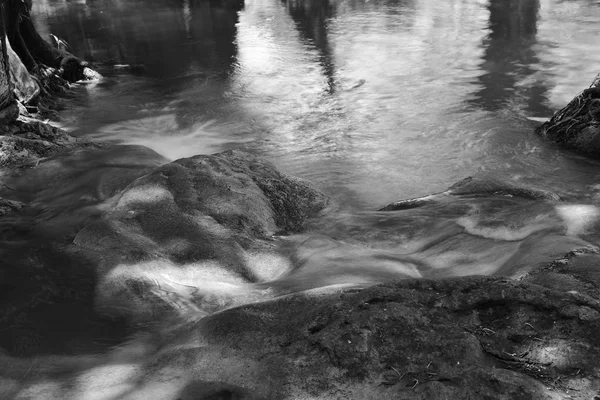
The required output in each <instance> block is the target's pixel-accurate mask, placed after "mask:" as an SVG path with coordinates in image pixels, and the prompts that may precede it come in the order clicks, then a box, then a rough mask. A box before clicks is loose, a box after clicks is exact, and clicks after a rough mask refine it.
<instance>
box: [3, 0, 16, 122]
mask: <svg viewBox="0 0 600 400" xmlns="http://www.w3.org/2000/svg"><path fill="white" fill-rule="evenodd" d="M4 3H5V1H4V0H2V2H0V48H1V49H0V50H1V51H0V125H3V124H6V123H7V122H9V121H12V120H14V119H15V118H16V117H17V115H18V108H17V105H16V102H15V98H14V94H13V90H12V86H11V83H10V70H9V63H8V52H7V47H6V33H5V32H6V29H5V20H6V17H5V4H4Z"/></svg>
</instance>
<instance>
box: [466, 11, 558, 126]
mask: <svg viewBox="0 0 600 400" xmlns="http://www.w3.org/2000/svg"><path fill="white" fill-rule="evenodd" d="M488 9H489V13H490V17H489V34H488V36H487V37H486V38H485V40H484V42H483V46H484V47H485V53H484V56H483V63H482V64H481V69H482V70H483V71H484V74H483V75H481V76H480V77H479V81H480V82H481V84H482V86H483V87H482V89H481V90H480V91H478V92H477V97H476V100H475V103H476V104H478V105H480V106H482V107H483V108H484V109H486V110H488V111H498V110H501V109H503V108H507V107H513V108H514V107H515V106H516V107H519V106H520V107H522V108H523V109H524V111H525V112H526V113H530V114H532V115H533V114H535V115H536V116H537V115H541V116H545V115H548V114H550V111H549V110H548V109H547V108H546V107H545V105H546V103H547V102H546V93H547V91H548V89H547V88H546V87H545V86H544V84H543V82H538V81H536V72H537V68H536V66H537V65H538V64H539V59H538V57H537V55H536V50H535V46H536V44H537V38H536V34H537V23H538V16H539V9H540V3H539V0H491V1H490V3H489V6H488ZM515 103H516V104H515Z"/></svg>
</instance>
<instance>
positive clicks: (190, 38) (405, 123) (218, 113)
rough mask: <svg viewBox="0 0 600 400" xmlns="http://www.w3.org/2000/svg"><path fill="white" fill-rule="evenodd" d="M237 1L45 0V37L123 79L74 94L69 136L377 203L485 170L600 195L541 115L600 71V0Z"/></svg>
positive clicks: (41, 6)
mask: <svg viewBox="0 0 600 400" xmlns="http://www.w3.org/2000/svg"><path fill="white" fill-rule="evenodd" d="M225 3H227V2H222V3H221V2H208V1H201V0H180V1H170V0H169V1H167V0H150V1H136V0H130V1H117V0H106V1H94V0H87V1H85V0H84V1H52V0H46V1H39V2H36V5H35V7H36V9H35V10H34V15H36V23H37V25H38V27H39V28H40V30H41V31H42V32H43V33H45V34H49V33H52V34H54V35H56V36H58V37H60V38H62V39H64V40H66V41H67V42H68V43H69V45H70V50H71V51H72V52H73V53H75V54H77V55H80V56H82V57H84V58H86V59H89V60H92V61H93V62H95V63H96V64H97V66H98V68H99V69H100V70H101V71H102V72H103V73H104V74H105V75H106V78H105V79H104V80H103V81H102V82H100V83H97V84H91V85H87V86H84V87H82V88H80V89H79V90H78V92H77V94H76V95H74V96H73V98H71V99H69V100H68V101H67V109H66V110H65V111H63V112H62V113H61V119H62V124H63V126H66V127H68V128H69V129H71V130H72V131H73V132H74V133H75V134H76V135H79V136H86V137H92V138H97V139H103V140H112V141H119V142H124V143H137V144H143V145H146V146H149V147H151V148H153V149H154V150H156V151H158V152H159V153H161V154H162V155H164V156H166V157H168V158H170V159H176V158H179V157H186V156H191V155H194V154H201V153H212V152H217V151H221V150H224V149H228V148H241V149H247V150H250V151H252V152H254V153H256V154H259V155H262V156H264V157H266V158H267V159H270V160H271V161H273V162H274V163H275V164H276V165H277V166H278V167H279V168H280V169H282V170H284V171H285V172H289V173H292V174H295V175H299V176H301V177H304V178H307V179H309V180H311V181H312V182H314V183H315V184H317V185H318V186H319V187H320V188H321V189H323V190H325V191H326V192H328V193H329V194H330V195H333V196H334V197H336V198H337V200H339V201H340V202H342V203H345V204H348V205H356V206H360V207H376V206H379V205H383V204H385V203H387V202H390V201H394V200H397V199H399V198H407V197H414V196H419V195H425V194H427V193H430V192H435V191H439V190H442V189H443V188H445V187H447V186H448V185H450V184H451V183H453V182H455V181H457V180H459V179H462V178H464V177H465V176H468V175H473V174H476V173H479V172H482V171H483V172H491V173H493V174H496V175H498V176H502V177H504V178H507V179H510V180H515V181H520V182H530V183H531V182H533V183H536V184H541V185H543V186H545V187H547V188H549V189H551V190H557V191H559V192H562V193H563V194H564V193H567V194H571V195H575V196H580V195H582V193H583V195H587V194H589V193H591V192H590V188H589V186H590V185H592V184H593V183H594V182H595V180H596V171H597V169H598V165H597V163H596V162H593V161H589V160H586V159H583V158H581V157H578V156H575V155H572V154H569V153H567V152H565V151H563V150H560V149H557V148H556V147H554V146H553V145H551V144H548V143H546V142H544V141H543V140H540V139H539V138H537V137H536V136H535V135H534V134H533V128H534V127H535V125H536V122H533V121H531V120H530V119H528V118H534V119H535V118H548V117H549V116H550V115H551V113H552V111H553V110H556V109H557V108H560V107H562V106H563V105H564V104H566V102H568V101H569V100H570V99H571V98H572V97H573V96H574V95H575V94H577V93H578V92H579V91H580V90H582V89H583V88H585V87H587V86H589V84H590V83H591V81H592V80H593V78H594V77H595V75H596V73H597V72H598V69H597V68H598V65H600V54H599V53H598V52H597V51H596V45H597V42H598V38H599V37H600V7H598V4H597V3H596V2H593V1H584V0H581V1H559V0H489V1H484V0H451V1H442V2H432V1H428V0H404V1H400V0H385V1H384V0H371V1H368V0H318V1H317V0H302V1H300V0H287V1H285V0H284V1H279V0H247V1H246V2H245V6H244V7H236V6H221V5H220V4H225ZM230 3H234V2H230ZM109 64H110V65H114V64H118V65H123V64H125V65H133V66H135V67H134V68H133V70H132V69H126V68H119V67H110V66H108V65H109Z"/></svg>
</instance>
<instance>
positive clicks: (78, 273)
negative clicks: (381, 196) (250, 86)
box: [0, 121, 600, 400]
mask: <svg viewBox="0 0 600 400" xmlns="http://www.w3.org/2000/svg"><path fill="white" fill-rule="evenodd" d="M3 129H4V133H3V135H2V137H1V139H2V140H1V142H0V143H2V145H1V146H2V147H1V160H2V172H1V173H2V188H1V189H0V196H2V201H1V203H0V205H1V207H0V210H2V217H0V218H1V219H0V222H1V229H0V237H1V240H2V249H1V257H2V268H1V271H0V274H1V277H2V302H1V305H0V307H1V309H2V312H1V315H2V317H1V321H2V322H1V326H2V328H1V329H0V345H1V346H2V349H3V352H2V356H1V359H0V365H1V367H0V374H1V380H2V384H1V385H0V397H2V398H15V399H42V398H43V399H69V398H70V399H83V398H85V399H117V398H118V399H137V398H161V399H182V400H183V399H285V398H287V399H309V398H323V399H329V398H336V399H338V398H339V399H342V398H343V399H347V398H354V399H384V398H389V399H392V398H393V399H432V398H433V399H469V398H471V399H593V398H595V396H598V395H600V379H599V378H598V374H599V373H600V372H599V367H600V363H599V361H598V360H599V359H600V354H597V353H598V350H597V349H598V347H599V345H600V343H598V335H597V331H598V329H600V325H599V323H600V275H599V274H598V271H597V265H598V261H599V257H600V255H599V254H598V249H597V248H596V247H595V246H594V244H593V243H594V240H593V238H591V237H586V236H585V234H584V231H583V230H581V229H580V230H579V231H577V229H576V228H577V226H576V225H577V224H576V223H575V225H574V223H572V222H571V223H570V222H569V220H568V219H566V220H565V219H563V220H561V219H560V212H558V211H547V212H545V214H544V215H545V217H544V218H546V219H545V220H540V218H539V215H538V218H537V222H538V225H537V226H536V227H534V228H532V229H530V230H529V231H523V232H521V233H522V235H521V236H520V237H513V238H510V241H508V242H506V241H505V242H501V243H500V242H498V241H499V240H501V239H502V238H500V237H494V235H493V233H494V232H496V234H497V233H498V232H499V231H498V230H495V231H494V230H490V229H491V228H490V226H487V227H486V226H485V224H484V223H483V222H480V223H479V225H478V226H475V227H473V226H469V225H468V224H466V223H463V225H462V226H459V228H457V229H458V230H456V231H453V232H454V234H451V235H450V234H448V235H447V236H445V237H438V238H437V239H436V240H437V241H436V240H433V241H430V242H428V243H426V244H420V245H419V246H420V247H418V248H414V249H412V250H411V251H405V252H404V253H393V252H392V253H391V252H390V251H391V250H390V248H391V245H390V243H389V242H396V245H397V246H400V245H402V242H403V240H404V241H410V240H409V239H410V236H411V234H414V232H416V231H419V229H424V227H426V226H427V224H428V223H433V222H431V221H429V222H427V221H425V219H424V218H422V216H423V214H419V213H422V212H423V210H427V209H429V208H435V207H446V208H449V209H453V210H455V213H456V217H457V218H458V217H460V215H467V214H468V208H469V207H467V206H466V205H465V204H466V203H464V201H465V199H469V201H477V202H478V204H480V205H481V204H487V205H486V206H485V207H490V209H494V207H496V209H497V210H500V209H498V204H500V203H502V204H504V202H510V207H512V208H510V207H508V206H503V207H504V208H502V210H504V211H502V212H505V210H506V209H507V208H506V207H508V209H510V210H526V211H525V213H527V210H528V209H529V210H560V203H561V198H560V196H559V195H557V194H553V193H550V192H547V191H544V190H543V189H541V188H532V187H516V186H515V185H514V184H507V183H503V182H502V181H501V180H497V179H496V180H493V179H488V178H485V177H483V178H476V179H467V180H465V181H462V182H460V183H459V184H457V185H454V186H452V187H451V188H450V189H448V191H446V192H443V191H442V192H440V194H437V195H432V196H428V197H427V198H423V199H415V200H409V201H399V202H396V203H394V204H390V205H388V206H386V207H383V208H382V211H379V212H374V214H369V215H370V217H369V218H371V219H374V220H376V222H374V223H373V226H372V228H371V229H370V230H369V231H368V232H367V231H364V232H359V233H357V232H354V233H352V234H350V233H349V232H350V230H351V229H349V230H348V232H347V235H346V236H344V235H341V234H339V231H338V237H335V236H334V235H333V234H330V235H328V233H327V231H326V230H324V231H321V233H318V232H317V233H318V234H320V235H324V236H323V237H324V238H322V240H318V239H315V237H316V238H318V237H321V236H318V235H317V236H314V235H313V236H311V237H312V238H309V239H306V237H307V236H306V235H307V234H309V233H312V234H315V232H314V221H328V220H329V221H331V224H332V225H334V224H335V221H336V218H337V215H338V213H339V210H337V209H336V206H335V204H331V203H330V202H329V201H328V199H327V197H326V196H325V195H324V194H322V193H321V192H320V191H319V190H317V189H316V188H314V187H313V186H312V185H311V184H310V183H308V182H305V181H303V180H300V179H297V178H294V177H290V176H286V175H284V174H281V173H280V172H278V171H277V170H276V169H275V167H274V166H273V165H272V164H270V163H269V162H267V161H265V160H262V159H260V158H257V157H255V156H253V155H251V154H248V153H244V152H240V151H228V152H224V153H219V154H214V155H210V156H196V157H191V158H186V159H180V160H177V161H174V162H171V163H169V162H167V161H166V160H164V159H163V158H162V157H160V156H159V155H158V154H156V153H154V152H153V151H151V150H148V149H144V148H142V147H140V146H116V145H106V144H104V145H101V144H94V143H90V142H85V141H80V140H77V139H75V138H72V137H70V136H69V135H68V134H67V133H65V132H62V131H60V130H58V129H56V128H53V127H51V126H49V125H46V124H43V123H40V122H32V121H27V122H25V121H17V122H15V123H14V124H13V125H10V126H6V127H4V128H3ZM92 171H93V172H92ZM446 215H448V213H446ZM356 218H362V217H360V216H356ZM395 219H396V220H403V221H404V222H403V224H404V225H403V224H396V225H394V226H395V227H396V228H394V229H395V231H394V233H390V230H389V227H386V223H385V221H386V220H387V221H393V220H395ZM419 224H421V225H419ZM434 225H435V224H434ZM526 225H527V226H531V224H526ZM580 225H581V224H580ZM363 226H364V224H363ZM403 226H404V227H406V229H404V230H403V229H402V227H403ZM398 227H400V228H398ZM475 228H478V229H479V230H477V229H475ZM485 229H488V230H487V231H486V230H485ZM569 229H571V230H573V229H575V230H576V232H575V234H573V232H569ZM486 232H487V234H488V236H489V234H490V232H491V233H492V237H491V238H490V237H487V238H485V240H488V241H490V240H491V243H494V244H495V245H496V246H498V248H499V249H500V252H502V253H510V252H511V251H513V253H511V254H512V257H507V258H506V259H504V260H503V261H502V262H501V263H498V264H497V265H496V264H495V265H496V267H494V268H495V269H494V270H491V271H490V272H489V274H488V275H491V276H489V277H477V276H469V275H472V274H471V273H469V271H470V269H468V268H467V269H466V272H464V273H463V275H465V276H456V274H454V276H451V275H452V274H444V273H443V269H440V268H438V267H436V265H435V263H432V262H430V261H428V260H430V259H432V258H435V257H432V255H435V254H437V255H439V254H447V250H448V247H449V246H450V244H449V243H454V242H452V241H453V240H455V241H456V240H458V241H460V237H461V236H460V235H474V234H480V235H482V236H485V234H486ZM500 232H501V231H500ZM512 232H513V233H514V231H512ZM290 235H291V236H290ZM302 235H305V236H302ZM394 235H396V236H394ZM452 238H454V239H452ZM505 239H506V238H505ZM361 242H362V244H361ZM383 242H385V243H387V244H386V245H385V246H383V245H381V243H383ZM364 243H371V247H372V248H373V247H374V248H377V245H376V244H377V243H379V244H380V245H381V246H379V247H380V248H385V249H387V250H386V251H387V252H388V253H383V254H382V253H381V252H375V253H373V254H371V253H368V252H367V253H365V251H360V252H359V251H358V250H357V249H362V250H364V249H365V248H367V249H368V246H366V247H365V245H364ZM486 243H488V242H486ZM507 243H508V244H507ZM503 246H504V247H503ZM511 246H513V247H511ZM514 246H516V247H514ZM538 247H539V248H541V249H548V248H552V249H554V252H553V253H548V252H546V251H545V250H544V254H541V252H540V251H537V250H536V249H537V248H538ZM514 249H518V251H517V250H514ZM511 254H508V255H509V256H510V255H511ZM496 257H498V258H501V257H500V256H499V255H496ZM461 262H462V263H463V264H464V265H468V264H469V263H471V264H472V260H463V261H456V263H461ZM515 265H519V268H515V267H514V266H515ZM334 278H335V279H334Z"/></svg>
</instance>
